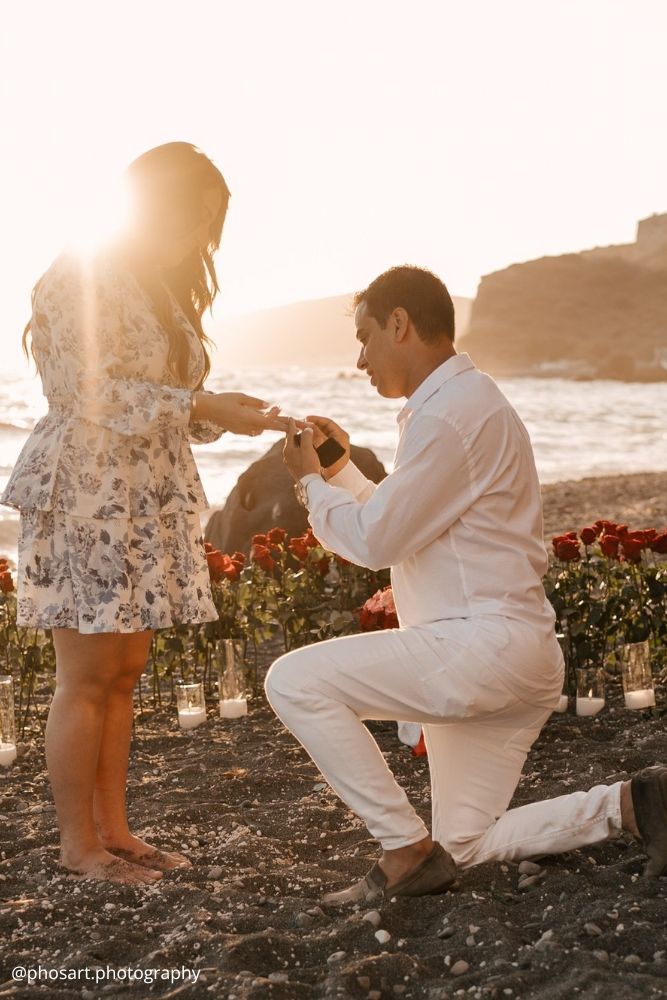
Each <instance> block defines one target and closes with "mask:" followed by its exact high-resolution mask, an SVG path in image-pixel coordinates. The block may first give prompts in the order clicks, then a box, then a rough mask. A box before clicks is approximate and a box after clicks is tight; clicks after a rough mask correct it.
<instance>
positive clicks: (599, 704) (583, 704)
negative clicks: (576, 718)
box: [577, 696, 604, 715]
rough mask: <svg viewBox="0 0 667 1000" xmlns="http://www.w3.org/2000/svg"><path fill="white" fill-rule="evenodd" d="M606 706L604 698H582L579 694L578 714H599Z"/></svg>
mask: <svg viewBox="0 0 667 1000" xmlns="http://www.w3.org/2000/svg"><path fill="white" fill-rule="evenodd" d="M603 708H604V698H580V697H578V696H577V715H597V714H598V712H601V711H602V709H603Z"/></svg>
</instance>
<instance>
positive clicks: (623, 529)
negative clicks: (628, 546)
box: [614, 524, 629, 538]
mask: <svg viewBox="0 0 667 1000" xmlns="http://www.w3.org/2000/svg"><path fill="white" fill-rule="evenodd" d="M628 530H629V529H628V526H627V524H617V525H616V531H615V532H614V534H615V535H618V537H619V538H623V537H624V536H625V535H627V534H628Z"/></svg>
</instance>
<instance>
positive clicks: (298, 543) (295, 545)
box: [287, 535, 308, 562]
mask: <svg viewBox="0 0 667 1000" xmlns="http://www.w3.org/2000/svg"><path fill="white" fill-rule="evenodd" d="M287 547H288V549H289V550H290V552H291V553H292V555H293V556H296V558H297V559H299V560H300V561H301V562H305V561H306V559H307V558H308V546H307V545H306V539H305V538H303V537H302V536H301V535H297V536H296V537H295V538H290V540H289V544H288V546H287Z"/></svg>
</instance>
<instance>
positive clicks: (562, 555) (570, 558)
mask: <svg viewBox="0 0 667 1000" xmlns="http://www.w3.org/2000/svg"><path fill="white" fill-rule="evenodd" d="M553 547H554V552H555V554H556V558H558V559H560V560H561V562H576V560H577V559H580V558H581V553H580V551H579V542H578V541H577V539H576V536H575V538H569V537H567V536H561V537H559V538H554V540H553Z"/></svg>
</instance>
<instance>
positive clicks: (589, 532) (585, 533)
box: [579, 528, 598, 545]
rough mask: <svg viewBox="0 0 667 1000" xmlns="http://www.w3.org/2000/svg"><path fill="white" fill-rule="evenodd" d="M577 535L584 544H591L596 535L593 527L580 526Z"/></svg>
mask: <svg viewBox="0 0 667 1000" xmlns="http://www.w3.org/2000/svg"><path fill="white" fill-rule="evenodd" d="M579 537H580V538H581V540H582V542H583V543H584V545H592V544H593V542H594V541H595V539H596V538H597V537H598V534H597V531H596V530H595V528H582V529H581V531H580V533H579Z"/></svg>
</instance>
